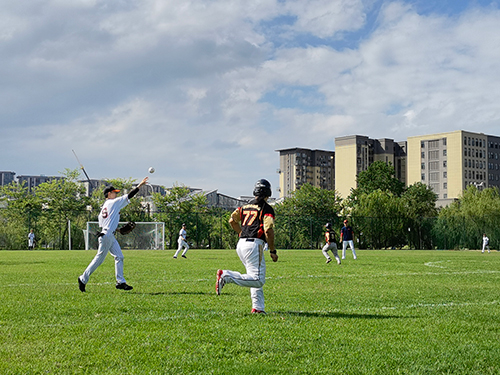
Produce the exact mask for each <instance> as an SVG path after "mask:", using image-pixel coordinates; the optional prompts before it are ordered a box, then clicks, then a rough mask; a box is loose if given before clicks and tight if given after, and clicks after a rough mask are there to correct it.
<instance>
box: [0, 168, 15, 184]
mask: <svg viewBox="0 0 500 375" xmlns="http://www.w3.org/2000/svg"><path fill="white" fill-rule="evenodd" d="M15 177H16V172H10V171H0V186H5V185H9V184H11V183H12V182H14V181H15Z"/></svg>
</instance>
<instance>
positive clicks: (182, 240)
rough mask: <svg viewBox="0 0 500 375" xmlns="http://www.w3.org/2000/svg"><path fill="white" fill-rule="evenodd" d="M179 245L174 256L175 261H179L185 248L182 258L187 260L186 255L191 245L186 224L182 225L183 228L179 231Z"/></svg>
mask: <svg viewBox="0 0 500 375" xmlns="http://www.w3.org/2000/svg"><path fill="white" fill-rule="evenodd" d="M177 243H178V244H179V246H178V247H177V251H176V252H175V254H174V259H177V255H179V253H180V252H181V250H182V248H183V247H184V248H185V250H184V251H183V252H182V257H183V258H187V257H186V253H187V252H188V250H189V245H188V243H187V232H186V224H182V228H181V230H180V231H179V238H178V239H177Z"/></svg>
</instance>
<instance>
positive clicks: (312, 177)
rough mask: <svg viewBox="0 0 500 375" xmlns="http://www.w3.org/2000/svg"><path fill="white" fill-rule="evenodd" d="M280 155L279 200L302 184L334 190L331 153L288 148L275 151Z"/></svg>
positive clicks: (333, 161)
mask: <svg viewBox="0 0 500 375" xmlns="http://www.w3.org/2000/svg"><path fill="white" fill-rule="evenodd" d="M277 151H278V152H279V153H280V168H279V169H278V173H279V174H280V198H283V197H288V196H289V195H290V193H292V192H293V191H295V190H296V189H298V188H300V187H301V186H302V185H304V184H306V183H307V184H310V185H312V186H316V187H319V188H322V189H326V190H334V189H335V180H334V177H335V175H334V166H335V153H334V152H333V151H324V150H309V149H306V148H288V149H283V150H277Z"/></svg>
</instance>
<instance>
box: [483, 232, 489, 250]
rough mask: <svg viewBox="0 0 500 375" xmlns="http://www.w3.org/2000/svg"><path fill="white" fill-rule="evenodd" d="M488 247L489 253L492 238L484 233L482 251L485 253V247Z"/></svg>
mask: <svg viewBox="0 0 500 375" xmlns="http://www.w3.org/2000/svg"><path fill="white" fill-rule="evenodd" d="M486 248H487V249H488V253H489V252H490V239H489V238H488V237H486V233H484V234H483V251H481V252H482V253H484V250H485V249H486Z"/></svg>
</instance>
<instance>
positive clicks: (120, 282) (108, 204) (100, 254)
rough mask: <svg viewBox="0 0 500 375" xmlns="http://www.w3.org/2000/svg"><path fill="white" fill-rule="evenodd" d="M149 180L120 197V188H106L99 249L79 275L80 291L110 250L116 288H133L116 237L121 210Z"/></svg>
mask: <svg viewBox="0 0 500 375" xmlns="http://www.w3.org/2000/svg"><path fill="white" fill-rule="evenodd" d="M147 181H148V177H145V178H144V179H143V180H142V181H141V182H140V183H139V185H137V187H136V188H134V189H132V190H131V191H130V193H128V194H127V195H122V196H121V197H118V198H117V196H116V193H118V192H120V190H117V189H115V188H114V187H113V186H108V187H106V188H105V189H104V197H105V198H106V201H105V202H104V204H103V206H102V208H101V212H100V213H99V226H100V227H101V232H100V233H99V234H98V237H99V239H98V241H99V249H98V250H97V254H96V256H95V257H94V259H93V260H92V262H90V264H89V265H88V267H87V269H86V270H85V271H84V272H83V274H82V275H81V276H79V277H78V287H79V288H80V291H82V292H85V286H86V285H87V283H88V281H89V278H90V275H92V273H93V272H94V271H95V270H96V269H97V267H99V266H100V265H101V264H102V262H104V259H105V258H106V255H107V254H108V251H109V252H110V253H111V255H112V256H113V257H114V258H115V277H116V289H123V290H132V289H133V287H132V286H130V285H128V284H127V283H126V281H125V278H124V277H123V253H122V249H121V248H120V244H119V243H118V241H117V240H116V238H115V231H116V228H117V227H118V223H119V221H120V210H121V209H122V208H124V207H125V206H127V205H128V204H129V203H130V199H131V198H132V197H133V196H135V195H136V194H137V193H138V192H139V188H140V187H141V186H143V185H145V184H146V182H147Z"/></svg>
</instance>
